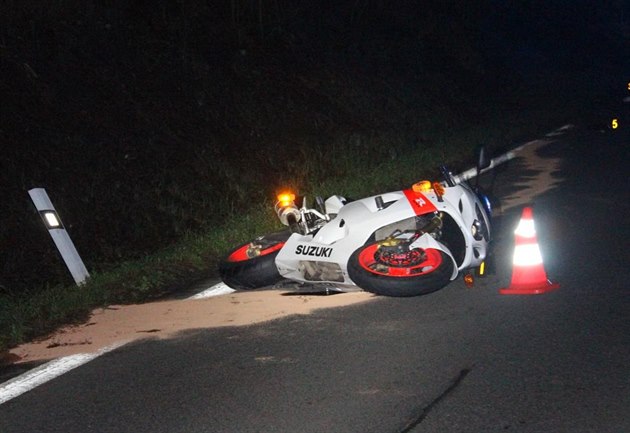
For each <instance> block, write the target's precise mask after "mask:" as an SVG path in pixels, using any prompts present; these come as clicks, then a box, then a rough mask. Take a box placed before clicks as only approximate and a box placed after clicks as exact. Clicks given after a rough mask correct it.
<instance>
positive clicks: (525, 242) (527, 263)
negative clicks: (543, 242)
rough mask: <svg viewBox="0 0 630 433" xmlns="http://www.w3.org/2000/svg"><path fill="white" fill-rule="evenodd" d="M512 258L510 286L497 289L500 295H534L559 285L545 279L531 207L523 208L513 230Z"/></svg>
mask: <svg viewBox="0 0 630 433" xmlns="http://www.w3.org/2000/svg"><path fill="white" fill-rule="evenodd" d="M514 235H515V240H514V259H513V269H512V283H511V284H510V287H506V288H503V289H499V293H501V294H502V295H536V294H540V293H547V292H550V291H552V290H555V289H557V288H558V287H560V284H556V283H552V282H551V281H549V280H548V279H547V274H546V273H545V268H544V267H543V260H542V255H541V254H540V248H539V247H538V241H537V240H536V228H535V227H534V216H533V212H532V208H531V207H526V208H525V209H523V214H522V215H521V220H520V221H519V223H518V226H517V227H516V230H515V231H514Z"/></svg>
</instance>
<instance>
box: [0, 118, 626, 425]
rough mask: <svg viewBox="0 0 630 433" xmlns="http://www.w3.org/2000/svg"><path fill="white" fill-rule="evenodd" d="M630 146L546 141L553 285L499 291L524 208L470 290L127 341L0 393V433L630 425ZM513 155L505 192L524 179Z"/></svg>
mask: <svg viewBox="0 0 630 433" xmlns="http://www.w3.org/2000/svg"><path fill="white" fill-rule="evenodd" d="M629 150H630V140H629V137H628V133H627V130H622V131H616V132H614V133H613V132H608V133H600V132H596V131H586V130H580V129H577V130H574V131H572V132H570V133H569V134H567V135H565V136H563V137H561V138H559V139H558V140H557V141H556V142H554V143H552V144H550V145H548V146H546V147H544V148H543V149H542V150H541V152H540V155H541V156H543V157H545V158H548V157H549V158H551V157H556V158H557V157H559V158H561V164H560V166H559V168H558V171H557V173H555V174H554V176H556V177H557V179H563V180H560V181H559V183H558V184H557V185H556V186H555V187H554V188H552V189H550V190H548V191H546V192H544V193H542V194H540V195H538V196H536V197H534V198H533V200H531V204H532V205H533V209H534V218H535V221H536V227H537V233H538V240H539V243H540V247H541V249H542V252H543V257H544V258H545V267H546V269H547V273H548V276H549V277H550V278H551V279H552V280H554V281H557V282H559V283H560V284H561V288H560V289H559V290H556V291H554V292H551V293H547V294H543V295H535V296H505V295H500V294H499V293H498V289H499V288H501V287H505V286H506V285H508V284H509V282H510V272H511V248H512V241H513V235H512V231H513V230H514V227H515V225H516V223H517V222H518V219H519V218H520V212H521V209H522V207H521V206H517V207H515V208H512V209H510V210H508V211H506V212H505V213H504V214H503V215H502V216H500V217H499V218H498V219H497V221H496V223H497V224H496V226H495V236H496V237H495V245H494V247H495V260H494V261H495V273H494V274H493V275H490V276H488V277H487V278H485V279H483V280H478V281H477V285H476V287H475V288H472V289H467V288H466V287H465V286H464V284H463V282H462V281H461V280H457V281H455V282H453V283H451V284H450V285H449V286H447V287H446V288H445V289H443V290H441V291H439V292H436V293H433V294H431V295H427V296H424V297H418V298H409V299H393V298H376V299H374V300H372V301H368V302H367V303H364V304H359V305H355V306H351V307H343V308H335V309H328V310H320V311H317V312H315V313H313V314H310V315H304V316H291V317H288V318H284V319H279V320H276V321H272V322H267V323H264V324H260V325H255V326H247V327H234V328H222V329H211V330H204V331H196V332H189V333H186V334H183V335H181V336H180V337H179V338H176V339H170V340H159V341H158V340H145V341H142V342H138V343H134V344H131V345H127V346H124V347H122V348H121V349H118V350H116V351H113V352H110V353H108V354H106V355H104V356H102V357H100V358H97V359H96V360H94V361H92V362H90V363H88V364H86V365H84V366H82V367H80V368H78V369H75V370H73V371H71V372H69V373H67V374H65V375H63V376H61V377H59V378H57V379H55V380H53V381H51V382H48V383H47V384H45V385H42V386H40V387H38V388H36V389H34V390H32V391H30V392H28V393H26V394H23V395H21V396H20V397H17V398H15V399H13V400H10V401H8V402H6V403H4V404H2V405H0V432H2V433H18V432H29V433H32V432H68V433H70V432H77V433H78V432H82V433H84V432H117V433H120V432H156V433H158V432H243V433H246V432H304V433H307V432H349V433H350V432H353V433H354V432H356V433H369V432H374V433H385V432H391V433H399V432H413V433H420V432H504V431H516V432H571V433H577V432H597V433H604V432H615V433H617V432H619V433H621V432H630V320H629V319H628V318H629V317H630V296H629V290H630V283H629V282H628V281H630V271H629V267H628V264H629V263H630V253H629V251H628V248H627V246H628V243H629V240H630V224H629V222H630V218H629V215H630V210H629V207H630V205H629V203H628V198H629V197H630V194H629V192H630V188H629V186H628V181H627V167H628V166H629V164H630V152H629ZM522 162H523V161H519V160H518V159H517V160H514V161H512V162H510V163H508V165H507V166H506V167H504V168H501V169H500V170H498V171H497V172H496V173H495V177H494V179H493V181H494V182H493V183H494V186H495V190H496V191H497V192H498V194H499V196H500V197H507V196H514V195H515V194H516V195H518V194H519V192H522V193H523V194H524V195H526V193H527V191H524V190H523V186H522V185H524V184H526V183H527V180H528V179H532V178H535V177H536V176H537V173H536V172H535V170H526V169H524V165H523V164H522ZM490 181H491V179H485V182H487V183H489V182H490ZM334 296H344V295H343V294H339V295H334Z"/></svg>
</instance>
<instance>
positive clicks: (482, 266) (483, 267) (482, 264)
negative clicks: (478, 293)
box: [478, 262, 486, 277]
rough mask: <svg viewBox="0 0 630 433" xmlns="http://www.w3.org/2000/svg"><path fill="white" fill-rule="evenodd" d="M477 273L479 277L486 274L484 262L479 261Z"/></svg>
mask: <svg viewBox="0 0 630 433" xmlns="http://www.w3.org/2000/svg"><path fill="white" fill-rule="evenodd" d="M478 274H479V276H480V277H483V276H484V275H486V262H481V264H480V265H479V271H478Z"/></svg>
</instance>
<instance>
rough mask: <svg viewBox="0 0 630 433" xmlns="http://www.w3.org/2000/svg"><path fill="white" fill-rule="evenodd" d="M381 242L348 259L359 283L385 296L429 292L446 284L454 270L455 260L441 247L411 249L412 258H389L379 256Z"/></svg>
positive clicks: (361, 286) (414, 294) (355, 253)
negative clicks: (392, 259)
mask: <svg viewBox="0 0 630 433" xmlns="http://www.w3.org/2000/svg"><path fill="white" fill-rule="evenodd" d="M378 247H379V245H378V243H373V244H368V245H364V246H362V247H361V248H359V249H357V250H356V251H355V252H354V253H352V256H350V260H349V261H348V274H349V275H350V278H351V279H352V281H354V282H355V284H356V285H357V286H359V287H360V288H362V289H363V290H365V291H368V292H371V293H375V294H377V295H383V296H395V297H409V296H420V295H426V294H428V293H431V292H435V291H436V290H439V289H441V288H442V287H444V286H446V285H447V284H448V282H449V281H450V280H451V275H452V273H453V267H454V265H453V261H452V260H451V258H450V257H449V256H448V255H447V254H446V253H444V252H443V251H440V250H438V249H434V248H427V249H424V250H421V249H415V250H412V251H410V257H409V259H408V260H400V259H399V258H398V259H397V260H396V261H395V262H387V261H386V260H384V259H383V258H382V257H378V253H377V250H378Z"/></svg>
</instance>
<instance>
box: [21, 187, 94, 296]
mask: <svg viewBox="0 0 630 433" xmlns="http://www.w3.org/2000/svg"><path fill="white" fill-rule="evenodd" d="M28 194H29V195H30V196H31V200H33V203H34V204H35V207H36V208H37V211H38V212H39V215H40V216H41V217H42V220H43V221H44V225H45V226H46V228H47V229H48V233H50V236H51V237H52V238H53V241H54V242H55V245H56V246H57V249H58V250H59V252H60V253H61V257H62V258H63V260H64V262H65V263H66V266H67V267H68V270H69V271H70V273H71V274H72V278H74V282H75V283H77V285H81V284H82V283H84V282H85V280H86V279H87V278H88V277H89V276H90V274H89V273H88V271H87V269H86V268H85V265H84V264H83V260H81V257H80V256H79V253H78V252H77V249H76V248H75V247H74V244H73V243H72V240H71V239H70V236H69V235H68V232H67V231H66V229H65V228H64V226H63V224H62V223H61V219H60V218H59V215H57V211H56V210H55V207H54V206H53V204H52V202H51V201H50V198H49V197H48V194H47V193H46V190H45V189H44V188H33V189H31V190H29V191H28Z"/></svg>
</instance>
